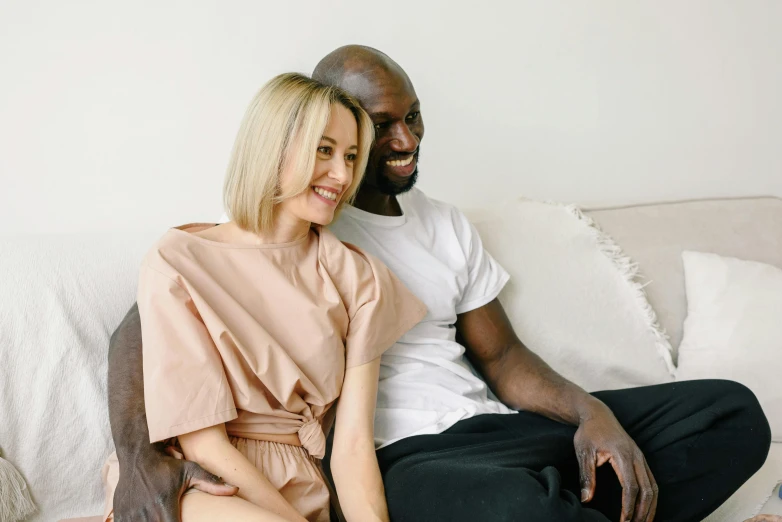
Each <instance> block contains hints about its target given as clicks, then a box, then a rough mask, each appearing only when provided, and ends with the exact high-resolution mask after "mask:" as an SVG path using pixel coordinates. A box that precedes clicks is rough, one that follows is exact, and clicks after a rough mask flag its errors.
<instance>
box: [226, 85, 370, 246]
mask: <svg viewBox="0 0 782 522" xmlns="http://www.w3.org/2000/svg"><path fill="white" fill-rule="evenodd" d="M337 103H338V104H340V105H342V106H343V107H345V108H346V109H348V110H349V111H350V112H352V113H353V116H355V118H356V125H357V127H358V153H357V156H356V160H355V162H354V163H353V181H352V183H351V184H350V186H349V187H348V188H347V189H346V190H345V191H344V193H343V196H342V199H341V200H340V203H339V206H338V207H337V209H336V211H335V216H336V213H337V212H339V210H340V209H341V207H342V205H344V204H345V203H351V202H352V201H353V198H354V196H355V194H356V191H357V190H358V187H359V185H360V184H361V180H362V178H363V177H364V170H365V169H366V165H367V159H368V157H369V151H370V148H371V147H372V140H373V139H374V126H373V125H372V120H370V119H369V116H368V115H367V113H366V112H364V110H363V109H362V108H361V106H360V105H359V103H358V101H357V100H356V99H355V98H353V97H352V96H350V95H349V94H348V93H346V92H345V91H343V90H342V89H340V88H339V87H335V86H331V85H325V84H323V83H321V82H318V81H316V80H313V79H311V78H308V77H307V76H304V75H302V74H297V73H286V74H281V75H279V76H276V77H274V78H272V79H271V80H270V81H269V82H268V83H267V84H266V85H264V86H263V87H262V88H261V90H260V91H258V93H257V94H256V95H255V97H254V98H253V99H252V101H251V102H250V106H249V107H248V108H247V112H246V113H245V115H244V118H243V120H242V124H241V126H240V127H239V132H238V134H237V136H236V141H235V142H234V148H233V152H232V153H231V160H230V162H229V164H228V171H227V173H226V176H225V185H224V188H223V199H224V203H225V207H226V210H227V212H228V216H229V217H230V218H231V219H232V220H233V221H234V222H235V223H236V224H237V225H239V226H240V227H241V228H243V229H245V230H248V231H251V232H254V233H256V234H257V233H261V232H264V231H268V230H269V229H270V228H271V227H272V225H273V223H274V207H275V206H276V205H277V204H279V203H281V202H282V201H285V200H286V199H288V198H292V197H295V196H297V195H299V194H301V193H302V192H304V191H305V190H307V189H308V188H309V185H310V183H311V182H312V173H313V171H314V169H315V156H316V153H317V148H318V145H319V144H320V140H321V137H322V136H323V131H324V130H325V128H326V125H327V124H328V121H329V116H330V114H331V107H332V106H333V105H334V104H337ZM287 170H289V171H290V172H291V173H293V176H294V178H293V179H292V180H290V181H291V183H290V184H289V187H288V188H287V190H285V191H283V190H282V187H281V183H280V181H281V180H280V177H281V174H282V172H284V171H287ZM286 185H288V183H286Z"/></svg>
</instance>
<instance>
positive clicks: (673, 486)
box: [109, 46, 770, 522]
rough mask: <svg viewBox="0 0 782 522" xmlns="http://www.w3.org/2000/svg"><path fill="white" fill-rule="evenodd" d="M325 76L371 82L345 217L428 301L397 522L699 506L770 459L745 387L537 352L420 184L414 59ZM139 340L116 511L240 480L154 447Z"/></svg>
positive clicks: (496, 269)
mask: <svg viewBox="0 0 782 522" xmlns="http://www.w3.org/2000/svg"><path fill="white" fill-rule="evenodd" d="M313 77H315V78H316V79H319V80H321V81H324V82H327V83H331V84H335V85H339V86H341V87H343V88H344V89H346V90H347V91H349V92H351V93H352V94H353V95H354V96H356V97H357V98H358V100H359V101H360V102H361V104H362V106H363V107H364V108H365V109H366V110H367V112H368V113H369V114H370V116H371V117H372V120H373V122H374V123H375V128H376V140H375V144H374V148H373V150H372V154H371V156H370V159H369V164H368V166H367V173H366V178H365V181H364V183H363V185H362V187H361V189H360V191H359V193H358V196H357V198H356V201H355V208H346V209H345V211H344V213H343V215H342V216H341V217H340V218H339V220H338V221H337V222H336V223H334V224H333V225H332V230H333V231H334V232H335V233H336V234H337V235H338V236H339V237H340V238H341V239H342V240H344V241H348V242H351V243H355V244H357V245H358V246H360V247H362V248H364V249H365V250H367V251H369V252H370V253H372V254H374V255H376V256H378V257H379V258H380V259H381V260H382V261H383V262H385V263H386V264H387V265H388V266H389V267H390V268H391V270H393V271H394V272H395V273H396V274H397V276H399V278H400V279H401V280H402V281H403V282H404V283H405V284H406V285H407V286H408V288H410V289H411V290H412V291H413V292H414V293H416V295H417V296H418V297H419V298H420V299H421V300H422V301H424V302H425V303H426V305H427V307H428V309H429V314H428V316H427V317H426V318H425V319H424V321H422V322H421V323H419V324H418V325H417V326H416V327H415V328H414V329H413V330H411V331H410V332H409V333H408V334H406V335H405V336H404V337H403V338H402V339H401V340H400V342H399V343H397V344H396V345H395V346H394V347H392V348H391V349H390V350H389V351H388V352H387V354H386V355H384V356H383V359H382V370H381V380H380V385H379V390H378V404H377V413H376V423H375V430H376V438H377V440H378V442H379V446H380V447H379V449H378V452H377V454H378V460H379V463H380V468H381V471H382V473H383V477H384V483H385V487H386V496H387V500H388V506H389V511H390V514H391V517H392V519H393V520H395V521H412V520H426V521H441V520H442V521H445V520H448V521H462V520H464V521H468V520H469V521H474V520H481V521H482V520H487V521H517V520H526V521H576V520H578V521H581V520H586V521H606V520H626V521H631V520H632V521H639V522H640V521H651V520H653V519H655V518H656V519H657V520H664V521H679V520H682V521H684V520H691V521H695V520H701V519H702V518H704V517H705V516H706V515H707V514H709V513H710V512H711V511H713V510H714V509H715V508H717V507H718V506H719V505H720V504H721V503H722V502H723V501H724V500H725V499H727V497H728V496H729V495H730V494H731V493H733V492H734V491H735V490H736V489H737V488H738V487H739V486H740V485H741V484H742V483H743V482H744V481H745V480H746V479H747V478H749V477H750V476H751V475H752V474H753V473H754V472H755V471H756V470H757V469H758V468H759V467H760V466H761V465H762V463H763V462H764V460H765V458H766V455H767V452H768V448H769V445H770V430H769V427H768V423H767V421H766V419H765V417H764V415H763V413H762V410H761V409H760V406H759V404H758V402H757V400H756V399H755V397H754V396H753V394H752V393H751V392H750V391H749V390H747V389H746V388H745V387H743V386H741V385H738V384H736V383H732V382H727V381H695V382H686V383H677V384H668V385H660V386H652V387H645V388H637V389H633V390H618V391H607V392H599V393H595V394H591V395H590V394H587V393H586V392H584V391H583V390H582V389H580V388H579V387H578V386H576V385H574V384H573V383H571V382H569V381H567V380H565V379H563V378H562V377H561V376H559V375H558V374H557V373H556V372H555V371H553V370H552V369H551V368H550V367H549V366H548V365H546V363H545V362H543V361H542V360H541V359H540V358H539V357H537V356H536V355H535V354H534V353H533V352H532V351H530V350H528V349H527V348H526V347H525V346H524V345H523V344H522V343H521V341H519V339H518V337H517V336H516V334H515V333H514V331H513V329H512V327H511V325H510V323H509V321H508V318H507V317H506V315H505V312H504V311H503V309H502V306H501V305H500V303H499V301H498V300H497V295H498V294H499V292H500V290H501V289H502V287H503V286H504V284H505V283H506V282H507V279H508V276H507V274H506V273H505V271H504V270H503V269H502V268H501V267H500V266H499V265H498V264H497V263H496V261H494V260H493V259H492V258H491V256H490V255H489V254H488V253H487V252H485V251H484V250H483V248H482V245H481V240H480V237H478V234H477V233H476V232H475V230H474V229H473V228H472V226H471V225H470V224H469V222H468V221H467V220H466V219H465V217H464V216H463V215H462V214H461V213H460V212H459V211H458V210H456V209H455V208H453V207H451V206H449V205H446V204H443V203H440V202H437V201H434V200H431V199H429V198H427V197H426V196H425V195H424V194H423V193H422V192H421V191H419V190H417V189H414V188H413V185H414V184H415V181H416V178H417V175H418V158H419V154H420V144H421V140H422V138H423V135H424V124H423V119H422V116H421V109H420V102H419V100H418V98H417V96H416V93H415V90H414V88H413V85H412V83H411V81H410V79H409V78H408V77H407V75H406V74H405V72H404V71H403V70H402V69H401V67H399V65H397V64H396V63H395V62H394V61H393V60H391V59H390V58H389V57H387V56H386V55H384V54H382V53H380V52H378V51H376V50H374V49H370V48H366V47H359V46H347V47H342V48H340V49H337V50H335V51H334V52H332V53H331V54H329V55H328V56H326V57H325V58H324V59H323V60H322V61H321V62H320V63H319V64H318V66H317V67H316V68H315V71H314V73H313ZM140 340H141V335H140V325H139V321H138V313H137V311H136V310H135V309H133V310H131V312H130V313H129V314H128V316H127V317H126V319H125V320H124V321H123V324H122V325H120V327H119V329H118V330H117V332H116V333H115V335H114V336H113V338H112V343H111V349H110V359H109V385H110V389H109V394H110V412H111V424H112V432H113V434H114V439H115V444H116V446H117V454H118V458H119V460H120V465H121V466H122V467H123V469H131V470H133V471H132V472H131V473H124V474H123V475H122V477H121V478H120V483H119V485H118V487H117V490H116V494H115V500H114V507H115V516H116V520H117V521H118V522H124V521H125V520H136V519H138V518H142V519H143V517H147V518H148V519H155V520H165V521H174V520H177V518H178V502H179V497H180V496H181V494H182V493H183V492H184V491H185V489H187V488H188V487H191V486H193V487H197V488H199V489H201V490H203V491H207V492H210V493H213V494H232V493H234V491H235V490H234V489H233V488H231V487H229V486H226V485H225V484H223V483H222V482H221V481H220V480H219V479H218V478H217V477H213V476H211V475H210V474H208V473H206V472H205V471H204V470H202V469H201V468H199V467H198V466H197V465H196V464H195V463H192V462H186V461H177V460H174V459H172V458H170V457H168V456H167V455H166V453H165V450H164V449H162V448H159V447H156V446H150V445H149V443H148V438H147V429H146V424H145V416H144V406H143V387H142V384H141V373H142V371H141V342H140ZM468 361H469V362H468ZM473 368H474V370H473ZM478 375H480V376H481V377H482V378H483V379H481V378H480V377H478ZM487 385H488V386H487ZM495 397H496V398H495ZM609 464H610V465H609Z"/></svg>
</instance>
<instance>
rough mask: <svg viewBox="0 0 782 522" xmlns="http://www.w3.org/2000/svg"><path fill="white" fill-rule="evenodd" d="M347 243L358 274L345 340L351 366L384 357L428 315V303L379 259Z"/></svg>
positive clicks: (348, 363)
mask: <svg viewBox="0 0 782 522" xmlns="http://www.w3.org/2000/svg"><path fill="white" fill-rule="evenodd" d="M345 246H346V247H347V248H348V250H349V251H350V256H349V257H350V258H352V262H353V263H355V266H354V268H355V274H356V277H357V280H356V285H355V287H354V288H355V292H354V295H353V296H352V297H353V301H352V306H350V307H349V309H348V313H349V316H350V325H349V326H348V333H347V339H346V342H345V351H346V363H345V366H346V367H347V368H350V367H353V366H361V365H362V364H366V363H368V362H370V361H372V360H374V359H377V358H378V357H380V356H381V355H382V354H383V352H385V351H386V350H388V349H389V348H391V346H393V344H394V343H395V342H397V341H398V340H399V338H400V337H402V335H404V334H405V333H406V332H407V331H408V330H410V329H411V328H412V327H414V326H415V325H416V324H418V323H419V322H420V321H421V320H422V319H423V318H424V316H426V306H425V305H424V304H423V303H422V302H421V301H420V300H419V299H418V298H417V297H416V296H415V295H413V293H412V292H411V291H410V290H408V289H407V287H405V285H404V284H402V282H401V281H400V280H399V279H398V278H397V277H396V276H395V275H394V274H393V273H392V272H391V271H390V270H389V269H388V267H386V266H385V265H384V264H383V263H381V262H380V261H379V260H378V259H376V258H374V257H373V256H371V255H369V254H367V253H365V252H363V251H362V250H361V249H359V248H358V247H355V246H353V245H350V244H348V243H345Z"/></svg>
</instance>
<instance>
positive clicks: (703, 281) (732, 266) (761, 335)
mask: <svg viewBox="0 0 782 522" xmlns="http://www.w3.org/2000/svg"><path fill="white" fill-rule="evenodd" d="M682 258H683V260H684V277H685V286H686V289H687V310H688V312H687V319H686V320H685V321H684V336H683V338H682V344H681V346H680V347H679V367H678V369H677V372H676V378H677V380H689V379H714V378H720V379H731V380H734V381H738V382H740V383H742V384H744V385H746V386H747V387H749V388H750V389H751V390H752V391H753V392H755V395H757V397H758V399H759V400H760V404H761V406H763V410H764V411H765V413H766V416H767V417H768V419H769V423H770V424H771V432H772V436H773V439H774V440H775V441H777V442H779V441H782V386H780V384H779V381H780V379H782V270H780V269H779V268H776V267H774V266H771V265H767V264H764V263H757V262H754V261H742V260H740V259H735V258H732V257H722V256H718V255H716V254H703V253H699V252H688V251H685V252H684V253H683V254H682Z"/></svg>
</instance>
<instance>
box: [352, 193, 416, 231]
mask: <svg viewBox="0 0 782 522" xmlns="http://www.w3.org/2000/svg"><path fill="white" fill-rule="evenodd" d="M396 200H397V202H398V203H399V207H400V208H401V209H402V215H401V216H382V215H380V214H373V213H371V212H367V211H365V210H361V209H359V208H356V207H354V206H351V205H345V206H344V207H343V208H342V212H343V213H344V214H345V215H347V216H350V217H351V218H353V219H357V220H359V221H365V222H367V223H372V224H373V225H378V226H381V227H398V226H401V225H404V224H405V223H406V222H407V214H408V210H407V209H406V208H405V204H404V201H403V200H404V198H402V197H397V198H396Z"/></svg>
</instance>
